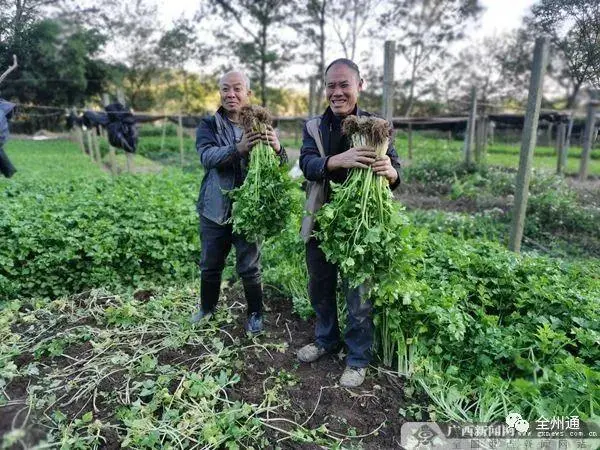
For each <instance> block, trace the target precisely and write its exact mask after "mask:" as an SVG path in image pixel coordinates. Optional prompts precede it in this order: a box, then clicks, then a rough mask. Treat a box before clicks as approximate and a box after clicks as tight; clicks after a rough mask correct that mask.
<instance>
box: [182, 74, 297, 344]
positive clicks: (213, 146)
mask: <svg viewBox="0 0 600 450" xmlns="http://www.w3.org/2000/svg"><path fill="white" fill-rule="evenodd" d="M219 93H220V97H221V106H220V107H219V109H218V110H217V112H216V113H215V115H214V116H210V117H207V118H205V119H203V120H202V122H201V123H200V126H199V127H198V130H197V133H196V150H197V151H198V154H199V155H200V162H201V164H202V167H203V168H204V178H203V179H202V184H201V186H200V195H199V197H198V203H197V211H198V214H199V216H200V241H201V246H202V248H201V256H200V305H199V308H198V311H197V312H196V313H195V314H194V315H193V316H192V322H193V323H196V322H199V321H200V320H202V319H205V318H206V319H208V318H210V317H212V315H213V313H214V311H215V307H216V306H217V302H218V300H219V294H220V291H221V276H222V273H223V269H224V267H225V260H226V258H227V255H228V254H229V251H230V250H231V246H232V245H233V246H234V247H235V251H236V270H237V273H238V275H239V276H240V278H241V279H242V283H243V285H244V294H245V296H246V301H247V303H248V319H247V322H246V330H247V331H248V332H250V333H258V332H260V331H262V329H263V317H262V281H261V274H260V249H259V246H258V244H257V243H256V242H248V241H247V240H246V239H245V238H244V237H243V236H241V235H238V234H236V233H234V232H233V228H232V224H231V223H228V222H229V219H230V217H231V199H230V198H229V197H228V196H227V195H226V194H224V191H229V190H231V189H234V188H237V187H239V186H241V185H242V184H243V182H244V179H245V178H246V174H247V171H248V160H249V158H248V157H249V154H250V152H251V151H252V147H253V146H254V145H255V144H257V143H258V142H260V141H261V140H262V141H264V142H267V143H268V144H269V145H270V146H271V147H272V148H273V150H274V151H275V153H276V154H277V155H279V157H280V158H281V159H282V161H284V160H285V159H287V156H286V153H285V150H284V149H283V147H282V146H281V144H280V143H279V139H278V138H277V135H276V134H275V131H274V130H273V129H272V128H270V129H268V130H267V131H266V133H256V132H252V133H245V132H244V130H243V129H242V127H241V125H240V112H241V110H242V108H243V107H244V106H246V105H249V104H250V98H251V96H252V91H251V90H250V81H249V79H248V77H247V76H246V75H245V74H244V73H242V72H240V71H231V72H227V73H226V74H224V75H223V76H222V77H221V78H220V80H219Z"/></svg>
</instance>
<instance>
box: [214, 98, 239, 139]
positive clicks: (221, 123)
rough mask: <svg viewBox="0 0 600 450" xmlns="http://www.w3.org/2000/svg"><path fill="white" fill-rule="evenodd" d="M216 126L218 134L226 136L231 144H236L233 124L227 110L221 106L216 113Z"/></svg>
mask: <svg viewBox="0 0 600 450" xmlns="http://www.w3.org/2000/svg"><path fill="white" fill-rule="evenodd" d="M215 126H216V128H217V134H219V135H221V136H225V137H226V138H227V140H228V141H229V142H228V143H229V144H235V132H234V131H233V123H232V122H231V120H229V118H228V117H227V112H226V111H225V108H223V107H222V106H219V109H217V112H216V113H215Z"/></svg>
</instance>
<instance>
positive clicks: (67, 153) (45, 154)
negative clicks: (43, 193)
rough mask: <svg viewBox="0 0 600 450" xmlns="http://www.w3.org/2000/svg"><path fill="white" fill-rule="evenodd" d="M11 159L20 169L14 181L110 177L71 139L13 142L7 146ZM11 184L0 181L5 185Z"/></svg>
mask: <svg viewBox="0 0 600 450" xmlns="http://www.w3.org/2000/svg"><path fill="white" fill-rule="evenodd" d="M5 150H6V153H7V154H8V157H9V158H10V160H11V161H12V163H13V165H14V166H15V167H16V169H17V173H16V174H15V175H14V176H13V178H11V180H18V181H21V180H25V179H45V180H57V181H58V180H64V179H66V178H74V177H78V176H85V177H88V178H101V177H104V176H106V173H105V172H103V171H102V170H101V169H100V168H99V167H98V166H96V165H94V164H92V163H91V161H90V159H89V157H88V156H87V155H84V154H83V153H82V152H81V149H80V148H79V145H77V144H76V143H74V142H71V141H67V140H55V141H26V140H11V141H9V142H8V143H7V145H6V147H5ZM7 182H10V181H8V180H5V179H4V178H0V185H1V184H2V183H7Z"/></svg>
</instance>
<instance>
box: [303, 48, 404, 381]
mask: <svg viewBox="0 0 600 450" xmlns="http://www.w3.org/2000/svg"><path fill="white" fill-rule="evenodd" d="M325 87H326V95H327V101H328V103H329V106H328V108H327V110H326V111H325V113H324V114H323V115H322V116H319V117H315V118H313V119H310V120H309V121H307V123H306V124H305V126H304V130H303V135H302V149H301V150H300V168H301V169H302V172H303V173H304V176H305V177H306V179H307V180H308V181H309V182H310V184H309V189H308V192H307V195H308V202H307V209H308V210H309V211H310V212H312V213H313V216H306V217H305V220H303V226H302V236H303V238H304V240H305V242H306V263H307V266H308V275H309V281H308V294H309V297H310V301H311V303H312V306H313V308H314V310H315V313H316V316H317V320H316V326H315V335H316V339H315V342H314V343H311V344H308V345H306V346H304V347H302V348H301V349H300V350H299V351H298V359H299V360H300V361H302V362H313V361H316V360H317V359H319V358H320V357H321V356H323V355H325V354H326V353H332V352H335V351H337V350H338V349H339V346H340V331H339V325H338V316H337V302H336V290H337V281H338V268H337V266H336V265H334V264H331V263H329V262H327V259H326V258H325V254H324V253H323V251H322V250H321V248H320V247H319V242H318V241H317V240H316V239H315V237H314V236H312V231H313V226H316V227H318V223H317V224H314V222H313V221H312V218H311V217H314V213H315V212H316V210H317V209H318V208H319V206H320V205H319V204H318V203H319V200H315V199H318V198H322V201H324V202H327V201H329V196H330V191H331V186H330V182H334V183H343V182H344V181H345V180H346V178H347V177H348V175H349V172H350V169H352V168H362V169H368V170H373V172H374V173H376V174H377V175H379V176H382V177H385V178H386V179H387V180H388V182H389V184H390V188H391V189H395V188H396V187H397V186H398V185H399V184H400V163H399V161H398V155H397V153H396V151H395V150H394V147H393V142H394V141H393V139H391V140H390V147H389V148H388V151H387V156H385V157H383V158H381V159H377V158H376V155H375V151H374V149H372V148H368V147H352V146H351V145H350V140H349V139H348V138H347V137H346V136H343V135H342V129H341V124H342V120H343V119H344V118H345V117H347V116H349V115H356V116H370V115H371V114H369V113H368V112H366V111H362V110H361V109H360V108H359V107H358V104H357V102H358V96H359V93H360V91H361V90H362V88H363V80H362V79H361V77H360V71H359V69H358V66H357V65H356V64H355V63H354V62H352V61H351V60H349V59H337V60H335V61H333V62H332V63H331V64H330V65H329V66H328V67H327V70H326V71H325ZM319 189H321V190H322V192H321V193H318V190H319ZM321 203H322V202H321ZM342 281H343V288H344V294H345V297H346V305H347V310H348V324H347V326H346V331H345V336H344V337H345V343H346V346H347V347H348V357H347V359H346V370H345V371H344V373H343V375H342V377H341V379H340V384H341V385H342V386H345V387H357V386H360V385H361V384H362V382H363V381H364V379H365V375H366V371H367V369H366V368H367V366H368V365H369V363H370V362H371V358H372V346H373V332H374V325H373V318H372V304H371V302H370V301H369V299H367V298H364V291H365V289H364V287H363V286H359V287H358V288H356V289H349V288H348V284H347V282H346V281H345V280H342Z"/></svg>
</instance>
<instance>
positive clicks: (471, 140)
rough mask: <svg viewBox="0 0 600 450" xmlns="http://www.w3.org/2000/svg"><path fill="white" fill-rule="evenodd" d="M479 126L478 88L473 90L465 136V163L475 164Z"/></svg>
mask: <svg viewBox="0 0 600 450" xmlns="http://www.w3.org/2000/svg"><path fill="white" fill-rule="evenodd" d="M476 126H477V88H476V87H475V86H473V87H472V88H471V108H470V109H469V121H468V122H467V132H466V134H465V150H464V156H465V163H466V164H471V163H472V162H473V148H474V144H475V129H476Z"/></svg>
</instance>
